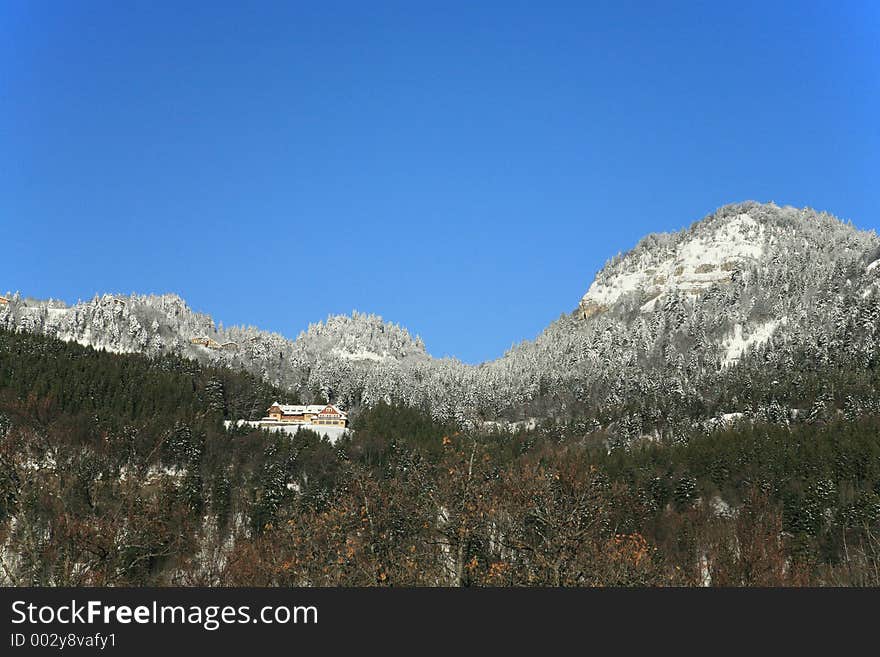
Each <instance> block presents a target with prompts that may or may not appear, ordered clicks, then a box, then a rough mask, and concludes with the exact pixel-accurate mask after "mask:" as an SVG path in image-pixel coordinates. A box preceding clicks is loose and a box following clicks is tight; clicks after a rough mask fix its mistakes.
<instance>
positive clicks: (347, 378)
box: [0, 201, 880, 423]
mask: <svg viewBox="0 0 880 657" xmlns="http://www.w3.org/2000/svg"><path fill="white" fill-rule="evenodd" d="M878 253H880V240H878V238H877V235H876V234H875V233H874V232H873V231H859V230H857V229H856V228H854V227H853V226H852V224H846V223H844V222H842V221H840V220H838V219H836V218H834V217H833V216H832V215H830V214H827V213H824V212H823V213H820V212H816V211H815V210H811V209H809V208H804V209H797V208H793V207H790V206H785V207H779V206H776V205H775V204H761V203H757V202H753V201H749V202H745V203H737V204H730V205H726V206H723V207H722V208H719V209H718V210H716V211H715V212H714V213H712V214H709V215H707V216H706V217H703V218H702V219H700V220H698V221H696V222H693V223H692V224H691V225H690V226H689V227H687V228H683V229H681V230H679V231H676V232H672V233H652V234H650V235H647V236H645V237H644V238H642V239H641V240H639V242H638V243H637V244H636V246H635V247H633V248H632V249H630V250H629V251H627V252H626V253H623V254H618V255H617V256H615V257H614V258H612V259H610V260H609V261H608V262H607V263H606V265H605V266H604V267H603V268H602V269H601V270H600V271H599V272H598V273H597V275H596V277H595V279H594V281H593V282H592V284H591V285H590V286H589V288H588V289H587V292H586V294H585V295H584V297H583V298H582V299H581V301H580V303H579V305H578V307H577V309H576V311H574V312H570V313H563V314H562V315H561V317H560V318H559V319H558V320H556V321H555V322H553V323H551V324H550V325H549V326H548V327H547V328H546V329H545V330H544V331H542V333H541V334H539V335H538V336H537V337H536V339H534V340H525V341H522V342H521V343H519V344H517V345H514V346H513V347H512V348H511V349H510V350H508V351H507V352H506V353H505V354H504V356H502V357H501V358H499V359H496V360H491V361H486V362H484V363H481V364H479V365H466V364H464V363H461V362H460V361H458V360H457V359H454V358H439V359H437V358H433V357H431V356H430V355H429V354H428V352H427V351H426V349H425V347H424V344H423V343H422V342H421V340H420V339H419V338H418V337H416V338H413V337H412V335H411V334H410V333H409V332H408V331H407V330H406V329H405V328H403V327H401V326H399V325H396V324H390V323H386V322H383V321H382V319H381V318H380V317H378V316H376V315H371V314H365V313H358V312H354V313H352V315H351V316H344V315H343V316H332V315H331V316H330V317H328V318H327V320H325V321H322V322H317V323H315V324H311V325H310V326H309V327H308V328H307V329H306V330H304V331H301V332H300V334H299V335H298V336H297V338H296V339H294V340H290V339H288V338H286V337H284V336H282V335H280V334H278V333H271V332H266V331H259V330H257V329H255V328H253V327H229V328H220V327H218V326H217V325H216V324H215V323H214V321H213V320H212V319H211V317H210V316H209V315H207V314H204V313H197V312H195V311H193V310H192V309H190V308H189V306H188V305H187V304H186V302H185V301H184V300H183V299H182V298H181V297H179V296H178V295H174V294H165V295H130V296H128V297H114V296H112V295H103V296H96V297H95V298H93V299H92V300H91V301H90V302H85V303H81V304H77V305H75V306H71V307H67V308H65V307H59V305H58V304H57V303H54V305H53V302H39V301H22V300H21V299H20V298H19V297H16V298H15V299H13V300H12V302H11V303H10V304H9V305H7V306H4V307H3V308H2V309H0V326H2V327H4V328H9V329H13V330H26V331H34V332H40V333H45V334H48V335H54V336H56V337H60V338H61V339H67V340H75V341H78V342H81V343H84V344H90V345H92V346H95V347H98V348H105V349H108V350H110V351H114V350H115V351H136V352H141V353H147V354H152V355H156V354H160V353H164V352H173V353H178V354H181V355H186V356H189V357H193V358H196V359H199V360H202V361H206V362H211V363H219V364H223V365H229V366H233V367H239V368H241V369H245V370H247V371H250V372H251V373H254V374H256V375H258V376H261V377H262V378H264V379H265V380H267V381H268V382H269V383H271V384H272V385H276V386H279V387H283V388H287V389H289V390H291V391H296V392H297V393H298V394H300V395H301V396H304V397H309V396H311V397H313V398H316V399H320V400H322V401H323V400H324V399H333V400H334V401H337V402H340V403H342V404H343V405H345V406H349V407H352V406H360V405H367V406H369V405H372V404H375V403H376V402H378V401H381V400H385V401H391V400H395V401H399V402H402V403H404V404H407V405H410V406H420V407H426V408H430V409H431V411H432V413H433V414H434V415H435V416H436V417H439V418H454V419H456V420H458V421H461V422H465V423H467V422H480V421H485V420H489V419H492V420H494V419H497V418H499V417H502V416H505V415H507V416H509V418H510V419H516V418H524V417H530V416H536V415H537V416H539V417H555V418H556V419H559V418H561V417H570V416H571V415H572V413H575V412H584V413H585V414H593V415H596V414H597V413H600V410H601V409H603V408H604V409H607V408H608V407H609V406H611V407H621V406H624V405H626V403H627V402H625V400H627V399H628V398H629V397H630V396H631V395H641V396H644V395H645V393H646V391H650V390H651V389H652V388H653V387H655V386H656V385H657V382H658V381H659V385H660V387H661V388H663V389H665V390H666V392H669V391H676V393H675V394H680V395H683V396H684V397H688V398H693V399H694V400H697V401H699V402H700V403H703V402H704V401H705V399H706V395H707V393H706V388H705V387H706V386H707V385H709V384H710V382H712V381H714V380H716V379H717V378H718V376H719V373H720V372H721V371H722V370H723V369H724V368H727V367H730V366H732V365H737V364H739V363H740V362H741V361H742V360H743V359H747V358H749V357H750V354H754V353H755V352H757V351H759V350H760V349H761V348H762V347H765V346H766V347H768V348H770V349H776V350H777V351H778V353H776V354H775V355H774V356H773V357H774V358H790V357H791V353H792V350H800V351H806V352H808V353H810V354H812V355H811V358H812V357H816V353H817V352H821V354H822V355H821V358H822V359H823V360H824V359H827V358H829V356H828V355H827V350H828V347H827V345H821V344H819V345H817V344H816V338H817V336H819V337H821V339H822V340H824V341H825V342H829V343H830V342H833V341H835V340H837V339H839V338H840V335H841V331H844V332H845V331H846V330H848V329H847V328H846V327H847V326H848V324H850V323H852V322H855V323H856V324H858V323H859V321H861V322H862V326H861V327H860V328H859V329H858V330H859V331H860V332H861V333H865V334H868V335H867V338H866V339H868V338H869V343H870V344H873V342H872V341H873V335H874V332H873V328H872V327H873V324H871V327H868V328H866V326H867V324H865V322H866V321H868V320H864V317H862V318H861V319H859V317H861V316H863V315H864V316H869V317H875V316H876V313H877V308H876V306H877V295H876V293H875V292H876V285H875V282H876V280H875V279H876V276H877V274H878V273H880V272H878V271H877V269H876V268H873V267H869V265H870V264H871V263H872V262H873V261H874V260H876V257H877V255H878ZM872 258H873V260H872ZM853 305H854V306H855V307H856V310H855V311H854V312H855V313H856V315H857V316H856V317H855V319H853V318H849V319H847V318H848V317H849V315H850V314H852V313H851V311H852V308H851V306H853ZM829 312H832V314H833V315H834V316H835V319H834V322H833V324H834V325H833V326H829V325H828V321H827V317H826V315H827V314H828V313H829ZM870 321H873V320H870ZM869 323H870V322H869ZM194 340H202V343H199V344H196V343H194V342H193V341H194ZM777 342H778V343H779V344H778V345H777ZM224 345H225V346H224ZM866 348H867V347H866ZM785 353H787V354H788V356H784V354H785ZM588 408H589V409H591V410H590V411H589V412H587V411H586V409H588ZM573 409H579V410H577V411H575V410H573ZM728 410H730V411H737V412H738V411H739V410H740V409H728ZM618 415H619V413H618Z"/></svg>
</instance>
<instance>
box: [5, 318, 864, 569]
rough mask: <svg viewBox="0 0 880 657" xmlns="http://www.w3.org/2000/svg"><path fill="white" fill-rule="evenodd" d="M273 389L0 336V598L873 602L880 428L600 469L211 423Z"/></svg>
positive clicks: (506, 441) (579, 461)
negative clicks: (128, 589)
mask: <svg viewBox="0 0 880 657" xmlns="http://www.w3.org/2000/svg"><path fill="white" fill-rule="evenodd" d="M869 370H870V372H871V373H870V376H871V378H872V380H873V379H874V378H876V375H877V372H876V370H877V368H876V364H875V365H871V366H869ZM847 376H848V375H847V373H845V372H838V373H837V374H833V373H832V374H828V375H826V378H825V379H824V381H825V383H826V384H827V385H830V386H834V387H839V386H841V385H850V384H849V383H848V380H847ZM276 392H277V391H275V390H272V389H268V388H267V385H266V384H265V383H264V382H262V381H259V380H257V379H256V378H254V377H252V376H251V375H248V374H244V373H241V372H235V371H233V370H229V369H227V368H218V367H208V366H203V365H201V364H199V363H198V362H196V361H192V360H186V359H179V358H177V357H173V356H161V357H146V356H142V355H139V354H110V353H106V352H103V351H95V350H94V349H92V348H89V347H83V346H80V345H76V344H71V343H64V342H62V341H60V340H58V339H55V338H48V337H44V336H39V335H30V334H26V333H10V332H6V331H2V330H0V585H5V586H8V585H17V586H21V585H42V586H62V585H63V586H141V585H178V586H180V585H226V586H228V585H248V586H287V585H290V586H307V585H320V586H336V585H345V586H414V585H432V586H452V585H454V586H486V585H489V586H548V585H551V586H561V585H565V586H584V585H605V586H607V585H619V586H626V585H640V586H659V585H692V586H693V585H707V584H716V585H763V586H767V585H801V584H810V585H829V584H831V585H874V586H876V585H878V584H880V580H878V579H877V572H878V571H877V567H878V559H877V555H878V554H880V542H878V536H880V533H878V531H877V522H878V520H880V444H878V440H877V436H878V435H880V433H878V431H880V414H878V413H877V412H876V411H873V412H871V411H865V410H862V411H860V412H858V413H855V412H854V409H853V408H851V407H845V408H843V409H836V410H842V411H843V412H841V413H837V412H834V411H835V409H834V407H833V405H832V404H831V403H829V405H828V408H827V409H826V410H827V411H829V412H827V413H825V414H824V415H822V414H817V415H816V416H815V417H812V418H810V419H809V421H804V422H798V423H792V424H790V425H788V426H781V423H780V422H779V421H778V418H773V417H768V418H754V419H753V421H752V422H749V423H743V422H740V423H734V424H732V425H730V426H724V425H717V426H715V427H691V428H690V429H688V430H686V431H683V432H682V433H681V434H680V435H679V436H678V438H677V439H676V440H674V441H655V442H652V443H650V444H637V445H633V446H632V448H631V449H612V450H610V451H609V450H608V448H607V439H608V438H609V434H608V432H606V431H603V430H599V431H582V430H579V429H577V427H572V426H562V427H549V426H541V427H538V428H537V429H535V430H519V431H516V432H514V433H509V434H506V433H505V434H501V433H497V432H481V431H461V430H460V429H459V428H457V427H456V426H454V425H450V424H444V423H440V422H437V421H436V420H435V419H433V418H432V417H431V416H430V415H428V414H426V413H423V412H421V411H418V410H416V409H412V408H408V407H402V406H389V405H386V404H384V403H378V404H376V405H375V406H373V407H372V408H371V409H366V410H363V412H362V413H360V414H359V415H358V417H357V418H356V419H355V424H354V432H353V434H351V435H349V436H346V437H345V438H343V439H341V440H340V441H339V442H338V443H336V444H335V445H331V444H330V443H329V442H328V441H326V440H322V439H320V438H319V437H318V436H317V435H316V434H314V433H313V432H311V431H308V430H302V431H299V432H298V433H297V434H296V435H294V436H287V435H284V436H282V435H279V434H270V433H268V432H264V431H258V430H254V429H250V428H240V429H234V430H231V431H227V430H225V429H224V428H223V425H222V419H223V417H224V416H226V415H228V414H230V413H233V414H240V413H243V412H245V409H247V407H248V406H251V405H253V404H254V400H260V399H265V398H267V397H269V396H271V395H274V394H275V393H276Z"/></svg>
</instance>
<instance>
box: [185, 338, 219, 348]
mask: <svg viewBox="0 0 880 657" xmlns="http://www.w3.org/2000/svg"><path fill="white" fill-rule="evenodd" d="M190 342H191V343H193V344H198V345H201V346H203V347H207V348H208V349H219V348H220V343H219V342H217V341H216V340H214V339H213V338H209V337H207V336H204V337H200V338H190Z"/></svg>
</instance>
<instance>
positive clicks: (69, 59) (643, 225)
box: [0, 0, 880, 362]
mask: <svg viewBox="0 0 880 657" xmlns="http://www.w3.org/2000/svg"><path fill="white" fill-rule="evenodd" d="M591 4H593V3H587V2H571V3H553V2H442V3H429V2H411V1H401V2H383V1H380V0H377V1H376V2H360V1H358V2H345V3H339V2H327V1H321V2H313V3H305V2H278V3H266V2H253V3H245V2H240V3H227V2H215V1H212V2H157V1H155V0H150V1H149V2H115V1H114V2H93V1H83V2H54V1H52V2H48V1H37V0H14V1H10V0H3V1H2V2H0V288H2V290H4V291H5V290H21V291H22V293H24V294H26V295H30V296H35V297H41V298H46V297H53V298H60V299H64V300H67V301H76V299H78V298H84V299H85V298H90V297H91V296H92V295H93V294H94V293H96V292H105V291H107V292H132V291H135V292H143V293H146V292H156V293H160V292H177V293H179V294H181V295H182V296H183V297H184V298H186V299H187V300H188V302H189V303H190V305H191V306H193V307H194V308H195V309H197V310H202V311H205V312H209V313H211V314H212V315H213V316H214V317H215V318H216V319H217V320H218V321H222V322H224V323H225V324H253V325H256V326H259V327H261V328H265V329H270V330H275V331H279V332H281V333H283V334H285V335H288V336H291V337H295V336H296V335H297V334H298V333H299V331H300V330H302V329H303V328H305V327H306V326H307V324H308V323H309V322H311V321H317V320H320V319H324V318H325V317H326V316H327V315H328V314H331V313H348V312H350V311H351V310H352V309H358V310H361V311H365V312H374V313H378V314H380V315H382V316H383V317H384V318H385V319H387V320H390V321H394V322H398V323H400V324H403V325H405V326H407V327H408V328H409V329H410V330H411V331H412V332H413V333H418V334H420V335H421V336H422V338H423V339H424V340H425V343H426V345H427V347H428V350H429V351H430V352H431V353H432V354H434V355H436V356H442V355H455V356H458V357H459V358H461V359H463V360H465V361H468V362H478V361H480V360H483V359H488V358H493V357H497V356H499V355H501V353H503V351H504V350H505V349H507V348H508V347H509V346H510V345H511V343H513V342H518V341H520V340H522V339H526V338H528V339H531V338H533V337H534V336H535V335H537V334H538V333H539V332H540V330H541V329H542V328H543V327H544V326H546V325H547V324H548V323H549V322H550V321H552V320H553V319H555V318H556V317H558V316H559V314H560V313H562V312H567V311H570V310H572V309H573V308H574V307H575V306H576V304H577V301H578V300H579V298H580V297H581V295H583V293H584V292H585V291H586V289H587V287H588V286H589V284H590V282H591V281H592V279H593V276H594V275H595V273H596V271H597V270H598V269H600V268H601V266H602V265H603V264H604V262H605V261H606V260H607V259H608V258H609V257H611V256H613V255H614V254H615V253H616V252H618V251H620V250H625V249H627V248H629V247H631V246H632V245H634V244H635V242H636V241H637V240H638V239H639V238H640V237H641V236H642V235H644V234H645V233H648V232H652V231H657V230H671V229H678V228H680V227H682V226H684V225H687V224H689V223H690V222H691V221H693V220H696V219H698V218H700V217H702V216H704V215H705V214H707V213H709V212H711V211H713V210H714V209H716V208H717V207H719V206H721V205H724V204H726V203H729V202H734V201H741V200H746V199H755V200H759V201H769V200H774V201H776V202H777V203H779V204H792V205H796V206H804V205H809V206H812V207H815V208H817V209H824V210H828V211H830V212H833V213H835V214H837V215H838V216H841V217H843V218H845V219H851V220H852V221H853V223H855V224H856V225H858V226H861V227H866V228H869V227H870V228H878V227H880V184H878V178H880V176H878V173H880V127H878V118H880V46H878V43H880V3H878V2H873V1H866V2H828V3H814V2H785V3H772V2H769V3H768V2H740V1H737V2H706V3H682V2H664V3H658V2H644V3H624V2H607V3H601V4H599V3H596V4H595V5H594V6H589V5H591Z"/></svg>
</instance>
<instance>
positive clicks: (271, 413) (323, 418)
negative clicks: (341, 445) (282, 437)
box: [263, 402, 348, 427]
mask: <svg viewBox="0 0 880 657" xmlns="http://www.w3.org/2000/svg"><path fill="white" fill-rule="evenodd" d="M266 413H267V415H268V417H266V418H263V420H264V421H269V422H281V423H285V424H316V425H320V426H325V427H345V426H346V425H347V424H348V414H347V413H345V412H344V411H342V410H340V409H339V407H338V406H336V405H334V404H309V405H298V404H279V403H278V402H275V403H274V404H272V405H271V406H270V407H269V408H268V409H267V410H266Z"/></svg>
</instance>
